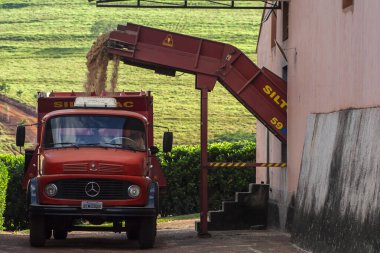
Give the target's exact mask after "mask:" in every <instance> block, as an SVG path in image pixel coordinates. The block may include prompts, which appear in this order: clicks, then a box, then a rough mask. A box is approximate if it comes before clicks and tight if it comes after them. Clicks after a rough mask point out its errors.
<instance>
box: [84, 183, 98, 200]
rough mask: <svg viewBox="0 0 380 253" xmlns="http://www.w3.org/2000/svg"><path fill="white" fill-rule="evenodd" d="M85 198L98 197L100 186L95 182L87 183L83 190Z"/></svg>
mask: <svg viewBox="0 0 380 253" xmlns="http://www.w3.org/2000/svg"><path fill="white" fill-rule="evenodd" d="M84 190H85V192H86V194H87V196H89V197H91V198H94V197H96V196H98V195H99V193H100V186H99V184H98V183H96V182H88V183H87V184H86V188H85V189H84Z"/></svg>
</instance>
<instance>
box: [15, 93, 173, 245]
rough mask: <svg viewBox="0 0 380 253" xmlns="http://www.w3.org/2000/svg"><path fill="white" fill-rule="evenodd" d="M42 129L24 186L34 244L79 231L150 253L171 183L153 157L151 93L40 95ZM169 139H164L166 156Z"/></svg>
mask: <svg viewBox="0 0 380 253" xmlns="http://www.w3.org/2000/svg"><path fill="white" fill-rule="evenodd" d="M37 126H38V135H37V146H36V147H35V148H34V149H26V150H25V176H24V181H23V187H24V189H25V190H26V192H27V200H28V213H29V217H30V244H31V245H32V246H36V247H40V246H44V244H45V241H46V240H47V239H50V238H51V236H52V235H53V237H54V238H55V239H66V237H67V234H68V232H70V231H74V230H86V231H87V230H102V231H104V230H108V231H114V232H119V233H120V232H126V234H127V236H128V239H132V240H138V242H139V246H140V248H151V247H153V245H154V241H155V236H156V217H157V214H158V208H159V204H158V203H159V190H160V189H163V188H164V187H165V186H166V181H165V178H164V175H163V172H162V170H161V167H160V165H159V162H158V159H157V157H156V156H155V155H156V153H157V152H158V148H157V147H156V146H154V140H153V98H152V96H151V94H150V92H127V93H125V92H121V93H117V94H116V93H114V94H113V95H112V96H110V97H109V96H107V97H99V96H95V95H94V94H92V96H86V94H85V93H80V92H77V93H75V92H54V93H50V94H45V93H39V95H38V125H37ZM172 137H173V135H172V133H171V132H165V133H164V141H163V151H164V152H168V151H170V150H171V147H172ZM24 142H25V126H18V128H17V133H16V145H17V146H20V147H21V146H24ZM84 222H88V223H91V224H93V225H101V224H103V223H105V222H108V223H112V226H85V225H82V224H83V223H84ZM77 224H80V225H77Z"/></svg>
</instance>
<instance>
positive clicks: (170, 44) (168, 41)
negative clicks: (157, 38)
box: [162, 34, 174, 47]
mask: <svg viewBox="0 0 380 253" xmlns="http://www.w3.org/2000/svg"><path fill="white" fill-rule="evenodd" d="M162 45H164V46H167V47H173V45H174V41H173V36H172V35H171V34H168V35H166V37H165V39H164V41H163V42H162Z"/></svg>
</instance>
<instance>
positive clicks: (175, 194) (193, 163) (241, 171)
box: [160, 141, 256, 216]
mask: <svg viewBox="0 0 380 253" xmlns="http://www.w3.org/2000/svg"><path fill="white" fill-rule="evenodd" d="M255 148H256V145H255V143H254V142H249V141H240V142H235V143H228V142H223V143H213V144H210V145H209V149H208V156H209V157H208V160H209V161H210V162H246V161H251V162H252V161H254V160H255V150H256V149H255ZM160 160H161V165H162V167H163V170H164V173H165V175H166V179H167V185H168V187H167V191H166V195H164V196H163V197H162V198H161V215H162V216H167V215H178V214H188V213H195V212H199V182H200V181H199V175H200V169H199V167H200V166H199V164H200V147H199V145H198V146H177V147H175V148H174V149H173V151H172V152H171V153H169V154H162V155H161V156H160ZM255 175H256V173H255V169H254V168H213V169H209V178H208V189H209V209H210V210H217V209H220V207H221V201H222V200H227V199H233V198H234V196H235V192H237V191H247V190H248V184H249V183H253V182H255Z"/></svg>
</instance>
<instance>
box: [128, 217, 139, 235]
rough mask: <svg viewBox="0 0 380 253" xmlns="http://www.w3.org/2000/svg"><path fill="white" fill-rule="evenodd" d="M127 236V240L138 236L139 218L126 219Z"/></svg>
mask: <svg viewBox="0 0 380 253" xmlns="http://www.w3.org/2000/svg"><path fill="white" fill-rule="evenodd" d="M126 225H127V237H128V239H129V240H137V239H138V238H139V226H140V224H139V220H137V219H133V220H127V224H126Z"/></svg>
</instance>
